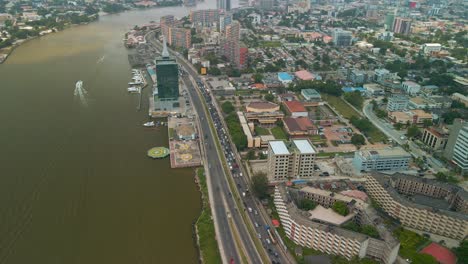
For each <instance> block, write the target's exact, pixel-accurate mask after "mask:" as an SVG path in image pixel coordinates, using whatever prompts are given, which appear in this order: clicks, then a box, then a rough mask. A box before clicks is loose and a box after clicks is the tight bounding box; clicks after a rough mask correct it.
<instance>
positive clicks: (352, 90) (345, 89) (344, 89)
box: [341, 87, 366, 94]
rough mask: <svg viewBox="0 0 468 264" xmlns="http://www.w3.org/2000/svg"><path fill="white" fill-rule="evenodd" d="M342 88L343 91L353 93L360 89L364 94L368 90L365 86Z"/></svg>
mask: <svg viewBox="0 0 468 264" xmlns="http://www.w3.org/2000/svg"><path fill="white" fill-rule="evenodd" d="M341 90H342V91H343V92H345V93H351V92H355V91H359V92H361V93H362V94H364V93H365V92H366V89H364V88H363V87H343V88H341Z"/></svg>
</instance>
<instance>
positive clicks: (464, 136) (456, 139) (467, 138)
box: [444, 119, 468, 173]
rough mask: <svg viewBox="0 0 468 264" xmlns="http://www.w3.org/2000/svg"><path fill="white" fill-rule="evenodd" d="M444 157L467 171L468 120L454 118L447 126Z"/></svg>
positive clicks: (463, 170) (464, 171)
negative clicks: (447, 136) (449, 125)
mask: <svg viewBox="0 0 468 264" xmlns="http://www.w3.org/2000/svg"><path fill="white" fill-rule="evenodd" d="M449 131H450V134H449V138H448V141H447V145H446V146H445V151H444V157H445V158H447V159H448V160H450V161H452V162H453V163H455V164H456V165H457V166H458V167H459V168H460V169H462V172H463V173H466V172H468V122H466V121H464V120H463V119H455V121H454V122H453V125H452V126H451V127H450V128H449Z"/></svg>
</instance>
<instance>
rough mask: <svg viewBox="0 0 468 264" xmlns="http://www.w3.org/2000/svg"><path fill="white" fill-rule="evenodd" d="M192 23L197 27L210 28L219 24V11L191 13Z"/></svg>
mask: <svg viewBox="0 0 468 264" xmlns="http://www.w3.org/2000/svg"><path fill="white" fill-rule="evenodd" d="M190 21H191V22H192V23H193V24H194V25H195V26H203V27H210V26H212V25H213V24H215V23H218V22H219V10H217V9H204V10H193V11H190Z"/></svg>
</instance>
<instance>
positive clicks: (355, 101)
mask: <svg viewBox="0 0 468 264" xmlns="http://www.w3.org/2000/svg"><path fill="white" fill-rule="evenodd" d="M344 99H345V100H346V101H348V102H349V103H350V104H352V105H353V106H354V107H357V108H358V109H360V108H362V104H363V103H364V98H363V97H362V95H361V92H359V91H354V92H350V93H345V95H344Z"/></svg>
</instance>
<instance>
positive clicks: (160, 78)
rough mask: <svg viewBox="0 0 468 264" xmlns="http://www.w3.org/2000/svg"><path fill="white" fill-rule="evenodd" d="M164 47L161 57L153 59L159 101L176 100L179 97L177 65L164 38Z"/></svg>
mask: <svg viewBox="0 0 468 264" xmlns="http://www.w3.org/2000/svg"><path fill="white" fill-rule="evenodd" d="M163 45H164V49H163V52H162V54H161V57H158V58H156V59H155V61H154V63H155V64H156V77H157V87H158V93H157V97H158V99H159V101H169V102H172V101H178V99H179V66H178V65H177V62H176V60H175V59H174V58H172V57H171V56H170V55H169V52H168V51H167V47H166V41H165V40H164V44H163Z"/></svg>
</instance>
